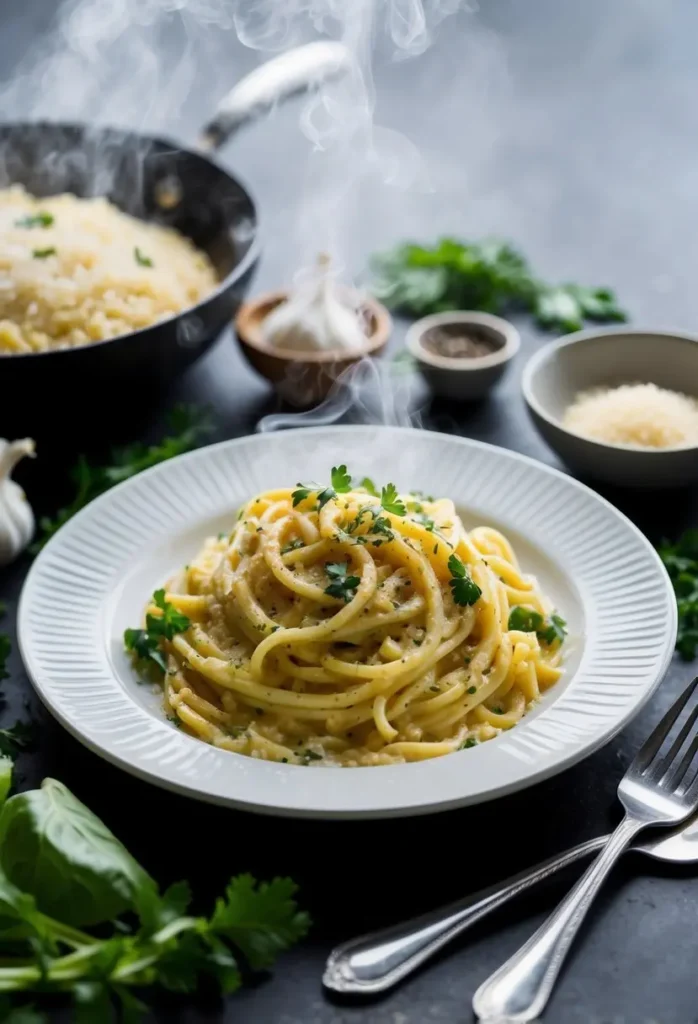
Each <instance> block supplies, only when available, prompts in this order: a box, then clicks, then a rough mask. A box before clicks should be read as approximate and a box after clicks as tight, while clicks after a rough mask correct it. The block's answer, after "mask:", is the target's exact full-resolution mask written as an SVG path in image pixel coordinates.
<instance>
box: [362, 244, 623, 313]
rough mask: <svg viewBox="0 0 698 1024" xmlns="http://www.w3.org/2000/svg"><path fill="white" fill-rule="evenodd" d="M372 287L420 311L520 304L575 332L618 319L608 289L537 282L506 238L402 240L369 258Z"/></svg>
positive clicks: (397, 305)
mask: <svg viewBox="0 0 698 1024" xmlns="http://www.w3.org/2000/svg"><path fill="white" fill-rule="evenodd" d="M373 266H374V270H375V273H376V281H375V284H374V288H373V291H374V293H375V295H376V296H377V298H379V299H381V300H382V301H383V302H385V303H386V305H388V306H390V307H391V308H392V309H398V310H401V311H403V312H405V313H409V314H411V315H413V316H425V315H427V314H428V313H439V312H442V311H444V310H450V309H478V310H483V311H484V312H488V313H500V314H502V313H503V314H506V313H508V312H510V311H512V310H514V311H515V310H517V309H520V310H526V311H528V312H530V313H532V314H533V316H534V317H535V318H536V320H537V322H538V324H539V325H540V326H541V327H545V328H549V329H551V330H563V331H578V330H580V329H581V328H582V327H583V325H584V321H585V320H595V321H599V322H608V321H622V320H626V319H627V317H626V314H625V313H624V312H623V310H622V309H620V307H619V306H618V304H617V302H616V297H615V295H614V294H613V292H611V291H609V289H608V288H585V287H582V286H581V285H575V284H563V285H558V286H551V285H548V284H545V283H544V282H542V281H540V280H538V279H537V278H536V277H535V276H534V274H533V272H532V270H531V267H530V265H529V263H528V261H527V260H526V258H525V257H524V256H523V255H522V254H521V253H520V252H518V251H517V250H516V249H515V248H514V247H513V246H512V245H511V244H510V243H508V242H502V241H497V240H488V241H484V242H462V241H459V240H458V239H455V238H441V239H439V240H438V241H437V243H436V244H435V245H434V246H431V247H429V246H422V245H417V244H414V243H405V244H402V245H398V246H396V248H394V249H393V250H391V251H390V252H387V253H379V254H378V255H377V256H375V257H374V260H373Z"/></svg>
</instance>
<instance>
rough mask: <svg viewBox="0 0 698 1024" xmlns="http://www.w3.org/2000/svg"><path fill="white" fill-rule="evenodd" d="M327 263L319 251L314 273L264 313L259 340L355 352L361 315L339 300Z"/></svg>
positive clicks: (360, 341) (361, 336)
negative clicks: (279, 302)
mask: <svg viewBox="0 0 698 1024" xmlns="http://www.w3.org/2000/svg"><path fill="white" fill-rule="evenodd" d="M330 267H331V261H330V257H329V256H328V255H327V254H326V253H321V254H320V256H319V257H318V262H317V268H316V275H315V277H314V278H313V279H311V280H310V281H309V282H307V283H306V284H305V285H303V286H301V287H299V288H297V289H296V290H295V292H293V293H292V294H291V296H290V297H289V298H288V299H287V300H286V302H284V303H282V304H281V305H280V306H277V308H276V309H275V310H272V312H271V313H270V314H269V315H268V316H267V317H265V319H264V321H263V323H262V325H261V337H262V341H264V342H265V343H266V344H268V345H271V346H273V347H274V348H283V349H288V350H290V351H292V352H313V351H315V352H323V351H324V352H335V351H341V352H356V351H360V350H361V349H362V348H363V347H364V346H365V344H366V335H365V333H364V330H363V328H362V325H361V322H360V318H359V316H358V314H357V312H356V311H355V310H353V309H351V307H349V306H347V304H346V302H344V301H343V300H342V298H341V296H340V294H339V290H338V289H337V287H336V285H335V283H334V281H333V279H332V275H331V273H330Z"/></svg>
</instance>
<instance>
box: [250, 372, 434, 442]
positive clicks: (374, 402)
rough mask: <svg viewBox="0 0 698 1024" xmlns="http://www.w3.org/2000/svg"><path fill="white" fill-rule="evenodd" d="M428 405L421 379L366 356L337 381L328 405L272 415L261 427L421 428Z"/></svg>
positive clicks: (267, 429) (268, 429) (260, 429)
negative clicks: (348, 425)
mask: <svg viewBox="0 0 698 1024" xmlns="http://www.w3.org/2000/svg"><path fill="white" fill-rule="evenodd" d="M425 402H426V394H425V390H424V387H423V386H422V385H421V383H420V381H419V379H418V377H417V376H416V375H415V374H412V373H406V372H405V371H404V369H403V368H401V367H400V366H399V364H396V363H390V362H379V361H376V360H373V359H369V358H366V357H364V358H363V359H361V360H360V361H359V362H358V363H355V364H354V365H353V366H350V367H349V368H348V369H347V370H345V371H344V372H343V373H342V374H341V376H340V377H338V378H337V380H336V381H335V383H334V385H333V387H332V390H331V392H330V394H329V395H328V397H327V398H326V399H325V401H324V402H321V403H320V405H318V406H316V407H315V408H314V409H308V410H307V411H305V412H297V413H292V412H288V413H284V412H279V413H272V414H270V415H269V416H265V417H264V418H263V419H261V420H260V421H259V423H258V424H257V432H258V433H262V434H266V433H269V432H271V431H274V430H285V429H287V428H289V427H324V426H329V425H330V424H332V423H340V422H342V423H361V424H367V425H371V426H389V427H421V426H422V412H421V410H422V408H423V406H424V404H425Z"/></svg>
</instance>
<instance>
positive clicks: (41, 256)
mask: <svg viewBox="0 0 698 1024" xmlns="http://www.w3.org/2000/svg"><path fill="white" fill-rule="evenodd" d="M55 255H56V249H55V247H54V246H53V245H49V246H48V248H46V249H32V256H33V257H34V259H35V260H45V259H47V257H49V256H55Z"/></svg>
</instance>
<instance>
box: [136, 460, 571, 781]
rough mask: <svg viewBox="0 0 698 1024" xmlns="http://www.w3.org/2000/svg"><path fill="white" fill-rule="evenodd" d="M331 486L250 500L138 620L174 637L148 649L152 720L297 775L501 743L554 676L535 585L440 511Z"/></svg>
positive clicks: (490, 537) (433, 504)
mask: <svg viewBox="0 0 698 1024" xmlns="http://www.w3.org/2000/svg"><path fill="white" fill-rule="evenodd" d="M339 469H340V471H344V475H343V476H342V473H341V472H338V470H333V481H334V480H335V479H337V480H338V481H340V482H342V485H341V488H339V487H338V486H334V487H328V488H325V489H322V488H319V487H315V486H314V485H313V486H307V487H302V486H301V485H299V486H298V488H297V489H296V490H292V489H278V490H272V491H268V492H266V493H264V494H260V495H258V496H257V497H255V498H253V499H252V500H251V501H250V502H248V503H247V505H245V507H244V508H243V509H242V510H241V512H240V514H239V517H238V520H237V522H236V524H235V526H234V528H233V530H232V533H231V534H230V535H229V536H227V535H221V536H219V537H217V538H209V539H208V540H207V541H206V543H205V545H204V547H203V549H202V550H201V551H200V552H199V554H198V555H197V556H196V557H195V558H194V560H193V561H192V562H191V563H190V565H188V566H186V567H185V568H184V569H182V571H181V572H179V573H178V574H177V575H176V576H175V577H174V578H173V579H171V580H170V581H169V583H168V585H167V588H166V593H165V595H164V598H162V597H160V598H159V600H158V603H157V604H156V605H153V606H151V607H150V608H149V609H148V615H149V620H148V621H151V622H152V621H154V619H156V618H157V617H160V616H163V614H164V615H165V616H167V614H168V610H169V611H170V612H172V614H173V615H174V616H175V617H178V621H180V622H181V626H182V627H184V628H180V629H179V630H178V631H174V632H173V631H170V632H169V633H168V631H167V630H164V631H162V632H161V635H160V636H159V638H158V644H159V650H161V652H162V655H163V658H164V660H163V662H162V664H163V666H164V667H165V675H164V682H163V686H164V700H165V706H166V709H167V711H168V714H169V715H170V716H171V717H172V718H173V719H174V720H175V721H176V722H177V724H179V725H180V726H181V727H183V728H184V729H185V730H186V731H188V732H189V733H191V734H192V735H193V736H196V737H198V738H200V739H202V740H204V741H206V742H208V743H212V744H214V745H215V746H217V747H221V748H224V749H227V750H230V751H234V752H237V753H240V754H247V755H251V756H252V757H258V758H264V759H266V760H271V761H279V762H288V763H295V764H312V765H323V764H325V765H341V766H362V765H382V764H394V763H401V762H405V761H418V760H423V759H425V758H432V757H438V756H440V755H442V754H447V753H450V752H452V751H455V750H458V749H459V748H461V747H464V746H466V747H467V746H473V745H474V744H476V743H478V742H481V741H484V740H488V739H491V738H492V737H494V736H496V735H498V734H499V733H500V732H501V731H502V730H504V729H510V728H512V727H513V726H515V725H516V724H517V722H519V721H520V720H521V718H522V716H523V715H524V714H525V712H526V711H527V709H528V708H529V707H530V706H531V705H532V704H533V703H534V702H535V701H536V700H537V699H538V697H539V696H540V694H541V692H542V691H543V690H545V689H547V688H548V687H549V686H551V685H552V684H553V683H555V682H556V681H557V680H558V678H559V677H560V675H561V671H562V670H561V667H560V661H561V651H560V648H561V645H562V641H563V639H564V623H563V622H562V620H561V619H560V618H559V617H558V616H556V615H555V614H554V613H553V608H552V606H551V604H550V602H549V601H548V600H547V599H546V597H545V596H544V595H543V594H542V593H541V592H540V590H539V588H538V586H537V583H536V580H535V579H534V578H533V577H531V576H528V575H526V574H524V573H523V572H522V571H521V569H520V568H519V565H518V562H517V559H516V556H515V554H514V551H513V550H512V547H511V545H510V543H509V542H508V540H507V539H506V537H504V536H503V535H502V534H501V533H500V532H498V531H497V530H494V529H491V528H489V527H484V526H483V527H478V528H477V529H475V530H473V531H472V532H470V533H468V532H467V531H466V530H465V528H464V527H463V524H462V522H461V520H460V519H459V517H458V515H457V513H456V510H455V507H454V505H453V503H452V502H451V501H450V500H449V499H446V498H441V499H438V500H435V499H432V498H423V497H421V496H418V495H416V494H405V495H397V493H396V492H395V489H394V488H393V487H392V485H389V487H388V488H384V489H383V493H382V495H381V497H377V496H375V495H374V494H373V493H370V492H371V491H372V490H373V488H372V487H370V482H368V485H367V486H368V487H369V489H367V488H366V487H355V486H353V485H352V484H351V482H350V480H349V477H348V475H347V474H346V467H340V468H339ZM163 609H164V610H165V611H163ZM173 621H174V620H173Z"/></svg>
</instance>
